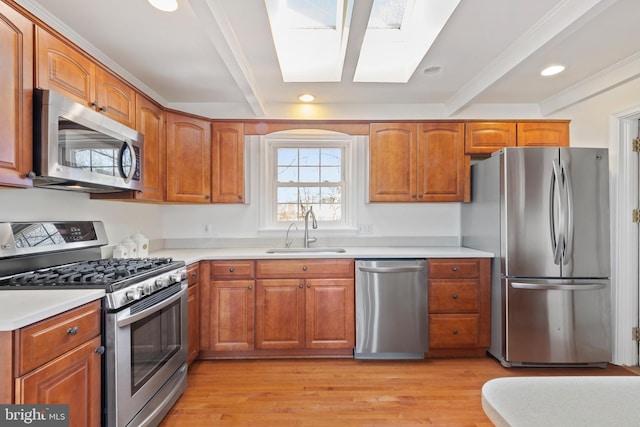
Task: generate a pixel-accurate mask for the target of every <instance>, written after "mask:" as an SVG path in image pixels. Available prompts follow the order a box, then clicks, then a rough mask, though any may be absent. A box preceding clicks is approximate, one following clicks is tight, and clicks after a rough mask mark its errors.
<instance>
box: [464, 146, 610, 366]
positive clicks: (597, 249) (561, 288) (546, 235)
mask: <svg viewBox="0 0 640 427" xmlns="http://www.w3.org/2000/svg"><path fill="white" fill-rule="evenodd" d="M461 219H462V226H461V234H462V244H463V246H466V247H470V248H476V249H480V250H485V251H490V252H493V253H494V254H495V258H494V260H493V264H492V279H491V345H490V348H489V353H491V354H492V355H493V356H494V357H496V358H497V359H498V360H500V362H501V363H502V364H503V365H504V366H532V365H545V366H546V365H550V364H552V365H553V364H558V365H565V366H566V365H581V366H585V365H586V366H588V365H594V366H604V365H606V363H607V362H608V361H610V359H611V308H610V307H611V284H610V270H611V268H610V265H611V261H610V240H609V234H610V224H609V161H608V152H607V150H606V149H599V148H520V147H516V148H506V149H503V150H500V151H498V152H496V153H494V154H493V155H492V156H491V157H490V158H488V159H486V160H482V161H479V162H477V163H475V164H473V165H472V166H471V203H466V204H463V206H462V213H461Z"/></svg>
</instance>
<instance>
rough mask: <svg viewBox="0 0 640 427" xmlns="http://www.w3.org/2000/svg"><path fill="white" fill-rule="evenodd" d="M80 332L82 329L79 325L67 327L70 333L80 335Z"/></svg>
mask: <svg viewBox="0 0 640 427" xmlns="http://www.w3.org/2000/svg"><path fill="white" fill-rule="evenodd" d="M78 332H80V329H78V327H77V326H74V327H72V328H69V329H67V334H69V335H78Z"/></svg>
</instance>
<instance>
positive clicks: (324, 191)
mask: <svg viewBox="0 0 640 427" xmlns="http://www.w3.org/2000/svg"><path fill="white" fill-rule="evenodd" d="M320 194H321V199H320V200H322V203H340V202H341V201H342V200H341V198H342V194H341V192H340V187H322V188H321V189H320Z"/></svg>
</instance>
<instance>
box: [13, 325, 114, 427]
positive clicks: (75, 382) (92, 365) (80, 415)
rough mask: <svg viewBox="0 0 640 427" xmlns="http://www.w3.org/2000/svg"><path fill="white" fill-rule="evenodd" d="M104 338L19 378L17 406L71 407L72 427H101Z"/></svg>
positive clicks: (96, 339)
mask: <svg viewBox="0 0 640 427" xmlns="http://www.w3.org/2000/svg"><path fill="white" fill-rule="evenodd" d="M101 345H102V344H101V337H100V336H98V337H96V338H93V339H92V340H90V341H87V342H86V343H84V344H82V345H80V346H78V347H76V348H75V349H73V350H71V351H69V352H68V353H65V354H63V355H62V356H60V357H58V358H57V359H54V360H52V361H51V362H49V363H47V364H45V365H43V366H41V367H39V368H37V369H35V370H33V371H32V372H30V373H28V374H26V375H23V376H22V377H18V378H16V395H15V397H16V399H15V400H16V402H15V403H23V404H68V405H69V418H70V419H69V425H70V426H71V427H87V426H90V427H99V426H100V422H101V410H100V408H101V404H102V402H101V400H102V397H101V396H102V392H101V371H102V355H101V354H99V353H97V352H96V349H98V348H99V347H100V346H101Z"/></svg>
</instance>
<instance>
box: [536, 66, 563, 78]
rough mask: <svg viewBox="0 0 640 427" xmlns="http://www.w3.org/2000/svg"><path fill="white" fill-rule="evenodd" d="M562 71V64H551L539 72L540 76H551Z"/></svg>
mask: <svg viewBox="0 0 640 427" xmlns="http://www.w3.org/2000/svg"><path fill="white" fill-rule="evenodd" d="M563 71H564V65H552V66H551V67H547V68H545V69H544V70H542V72H541V73H540V75H541V76H553V75H554V74H558V73H561V72H563Z"/></svg>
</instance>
